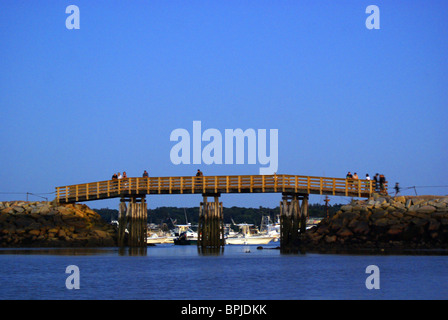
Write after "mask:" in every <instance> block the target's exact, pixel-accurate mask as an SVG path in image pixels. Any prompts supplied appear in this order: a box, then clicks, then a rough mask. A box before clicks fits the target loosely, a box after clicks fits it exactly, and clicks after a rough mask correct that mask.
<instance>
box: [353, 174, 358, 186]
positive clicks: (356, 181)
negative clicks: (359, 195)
mask: <svg viewBox="0 0 448 320" xmlns="http://www.w3.org/2000/svg"><path fill="white" fill-rule="evenodd" d="M358 179H359V177H358V174H357V173H356V172H355V173H354V174H353V180H354V182H355V183H354V184H353V187H354V188H355V190H356V189H358V187H359V182H358Z"/></svg>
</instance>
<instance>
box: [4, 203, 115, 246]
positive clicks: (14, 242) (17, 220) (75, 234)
mask: <svg viewBox="0 0 448 320" xmlns="http://www.w3.org/2000/svg"><path fill="white" fill-rule="evenodd" d="M115 245H116V230H115V228H114V227H113V226H111V225H109V224H107V223H105V222H104V221H103V220H102V219H101V217H100V216H99V215H98V214H97V213H96V212H94V211H93V210H91V209H90V208H89V207H87V206H86V205H82V204H64V205H59V204H57V203H51V202H26V201H13V202H0V247H75V246H79V247H98V246H115Z"/></svg>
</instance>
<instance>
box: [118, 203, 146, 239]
mask: <svg viewBox="0 0 448 320" xmlns="http://www.w3.org/2000/svg"><path fill="white" fill-rule="evenodd" d="M126 202H128V205H127V206H126ZM125 212H126V214H125ZM147 212H148V211H147V204H146V201H145V197H140V198H138V197H131V198H129V199H126V198H121V200H120V207H119V220H118V224H119V228H118V245H119V246H120V247H123V246H124V245H125V244H126V242H127V245H128V246H129V247H146V246H147V243H146V233H147V218H148V213H147ZM126 229H127V230H128V234H127V235H126ZM126 240H127V241H126Z"/></svg>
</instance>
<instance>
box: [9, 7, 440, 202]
mask: <svg viewBox="0 0 448 320" xmlns="http://www.w3.org/2000/svg"><path fill="white" fill-rule="evenodd" d="M71 4H75V5H77V6H78V7H79V9H80V29H79V30H68V29H67V28H66V27H65V20H66V18H67V17H68V16H69V15H68V14H66V13H65V8H66V7H67V6H68V5H71ZM371 4H375V5H377V6H378V7H379V9H380V29H379V30H368V29H367V28H366V26H365V20H366V18H367V17H368V16H369V15H368V14H366V13H365V9H366V7H367V6H368V5H371ZM447 12H448V3H446V2H443V1H422V0H420V1H393V3H391V2H390V1H375V2H371V1H358V0H357V1H354V0H353V1H327V0H320V1H298V0H296V1H286V0H285V1H274V0H270V1H267V0H265V1H260V0H257V1H255V0H254V1H245V0H239V1H232V0H230V1H228V0H227V1H220V0H213V1H194V0H193V1H151V0H142V1H132V2H131V1H121V0H120V1H110V0H108V1H82V0H72V1H38V2H37V1H18V0H14V1H13V0H4V1H2V2H1V4H0V41H1V47H0V119H1V126H0V138H1V139H0V148H1V150H2V156H1V162H0V163H1V167H0V192H3V193H4V192H32V193H46V192H53V191H54V188H55V187H56V186H61V185H68V184H77V183H85V182H92V181H102V180H107V179H109V178H110V177H111V175H112V174H113V173H114V172H117V171H120V172H122V171H126V172H127V173H128V176H141V174H142V172H143V170H145V169H146V170H148V171H149V173H150V175H151V176H170V175H172V176H179V175H185V176H187V175H194V173H195V172H196V170H197V169H198V168H200V169H201V170H202V171H203V172H204V173H205V174H209V175H215V174H216V175H225V174H258V172H259V167H260V165H259V164H256V165H193V164H192V165H177V166H176V165H174V164H172V163H171V160H170V150H171V148H172V147H173V145H174V144H175V143H174V142H171V141H170V133H171V132H172V131H173V130H174V129H177V128H185V129H187V130H189V131H190V132H192V124H193V121H194V120H199V121H201V123H202V129H203V130H205V129H208V128H216V129H218V130H220V131H221V132H222V133H224V130H225V129H236V128H241V129H243V130H245V129H248V128H253V129H278V130H279V131H278V132H279V133H278V135H279V153H278V161H279V168H278V173H285V174H299V175H317V176H321V175H324V176H330V177H345V174H346V173H347V171H352V172H358V174H360V175H361V176H364V175H365V173H370V174H371V175H373V174H375V173H376V172H380V173H384V174H385V175H386V177H387V178H388V180H389V181H390V182H391V183H392V184H394V183H395V182H400V185H401V186H402V187H408V186H447V185H448V182H447V181H448V173H447V170H446V169H447V166H446V163H447V161H448V152H447V149H448V148H447V147H448V143H447V136H448V129H447V126H446V121H447V119H448V111H447V105H448V91H447V90H446V88H447V84H448V83H447V82H448V81H447V79H448V78H447V74H448V59H447V56H448V19H447ZM417 191H418V192H419V194H447V193H448V188H426V189H424V188H420V189H417ZM408 193H409V194H413V191H411V190H409V191H408ZM51 196H52V195H50V197H51ZM24 198H25V195H10V194H0V200H13V199H24ZM34 199H36V200H38V198H34ZM222 199H223V202H224V205H225V206H233V205H240V206H253V207H258V206H259V205H262V206H266V207H274V206H277V205H278V202H279V201H280V195H278V194H277V195H267V196H266V195H253V196H242V195H225V196H223V197H222ZM312 201H316V202H322V198H321V197H313V198H312ZM343 201H346V200H344V199H337V198H335V199H332V202H331V203H336V202H343ZM148 202H149V207H151V208H153V207H157V206H163V205H167V206H169V205H173V206H197V205H198V204H199V202H200V196H199V195H197V196H184V197H181V196H151V197H150V198H149V201H148ZM89 205H91V206H92V207H96V208H100V207H107V206H108V207H111V208H114V207H118V201H117V200H109V201H102V202H93V203H90V204H89Z"/></svg>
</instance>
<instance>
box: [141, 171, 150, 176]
mask: <svg viewBox="0 0 448 320" xmlns="http://www.w3.org/2000/svg"><path fill="white" fill-rule="evenodd" d="M142 177H143V178H148V177H149V175H148V172H146V170H145V171H144V172H143V176H142Z"/></svg>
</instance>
